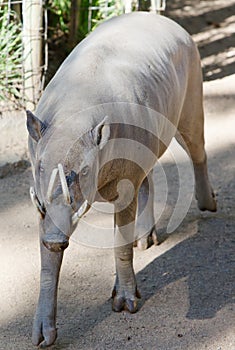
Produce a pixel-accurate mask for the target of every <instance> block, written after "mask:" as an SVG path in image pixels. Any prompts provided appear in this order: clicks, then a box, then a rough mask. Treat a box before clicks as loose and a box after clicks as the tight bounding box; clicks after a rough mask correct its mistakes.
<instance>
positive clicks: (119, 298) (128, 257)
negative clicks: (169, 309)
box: [113, 200, 140, 313]
mask: <svg viewBox="0 0 235 350" xmlns="http://www.w3.org/2000/svg"><path fill="white" fill-rule="evenodd" d="M115 210H116V213H115V222H116V229H115V248H114V251H115V262H116V274H117V275H116V283H115V286H114V289H113V310H114V311H122V310H127V311H129V312H131V313H134V312H136V310H137V300H136V298H137V297H140V295H139V293H138V291H137V285H136V279H135V274H134V269H133V240H134V227H135V221H134V220H135V214H136V200H134V201H133V202H132V203H131V204H130V205H129V206H128V207H127V208H126V209H124V210H122V211H120V212H119V211H118V208H115Z"/></svg>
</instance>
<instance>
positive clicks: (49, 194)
mask: <svg viewBox="0 0 235 350" xmlns="http://www.w3.org/2000/svg"><path fill="white" fill-rule="evenodd" d="M57 173H58V168H55V169H54V170H53V171H52V174H51V178H50V181H49V185H48V190H47V200H48V202H49V203H50V202H51V199H52V193H53V188H54V185H55V179H56V175H57Z"/></svg>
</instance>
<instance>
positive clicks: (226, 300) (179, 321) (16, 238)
mask: <svg viewBox="0 0 235 350" xmlns="http://www.w3.org/2000/svg"><path fill="white" fill-rule="evenodd" d="M169 3H170V4H168V2H167V5H168V8H167V12H166V15H168V16H169V17H171V18H173V19H175V20H176V21H177V22H179V23H180V24H181V25H183V26H184V27H185V28H186V29H187V30H188V31H189V32H190V33H191V34H192V35H193V37H194V39H195V41H196V42H197V44H198V46H199V49H200V53H201V57H202V65H203V74H204V101H205V116H206V120H205V130H206V149H207V153H208V164H209V173H210V179H211V182H212V184H213V187H214V189H215V192H216V196H217V200H218V211H217V212H216V213H207V212H205V213H201V212H199V210H198V209H197V205H196V200H195V199H193V200H192V203H191V206H190V208H189V211H188V213H187V215H186V216H185V217H184V219H183V221H182V223H181V224H180V226H178V227H177V228H176V229H175V230H174V231H173V232H169V230H167V225H168V222H169V218H170V216H171V214H172V209H173V207H174V204H175V203H176V201H177V197H178V193H179V182H178V180H177V176H176V175H177V166H178V165H179V164H180V166H182V167H184V166H185V174H186V175H187V172H188V171H189V170H188V167H187V166H186V165H187V164H186V163H187V162H185V157H184V151H183V150H181V149H180V148H179V147H178V148H177V146H176V145H175V144H174V143H173V144H172V146H171V149H170V151H169V152H168V153H167V154H166V155H165V156H164V157H163V158H162V160H161V162H160V164H159V165H157V167H156V169H155V171H154V176H155V189H156V196H155V212H156V216H159V210H160V209H161V208H164V209H163V211H162V215H161V217H160V219H159V220H158V222H157V228H158V233H159V241H160V244H159V245H158V246H153V247H151V248H149V249H148V250H146V251H139V250H137V249H136V248H135V257H134V267H135V271H136V274H137V283H138V286H139V289H140V292H141V295H142V299H141V300H140V301H139V311H138V312H137V313H136V314H128V313H126V312H122V313H114V312H112V310H111V300H110V296H111V291H112V287H113V283H114V279H115V269H114V255H113V250H112V249H109V248H106V249H100V248H96V247H91V246H89V245H88V244H84V243H86V242H84V241H83V239H82V238H81V236H80V232H82V230H83V226H82V225H83V224H82V223H81V225H79V226H78V228H77V230H76V232H75V234H74V237H73V239H72V240H71V242H70V246H69V248H68V249H66V251H65V256H64V261H63V265H62V271H61V277H60V285H59V295H58V322H57V325H58V339H57V341H56V344H55V345H54V346H53V347H52V349H55V350H61V349H69V350H75V349H76V350H77V349H79V350H80V349H81V350H93V349H97V350H100V349H105V350H106V349H120V350H121V349H128V350H136V349H146V350H148V349H154V350H155V349H156V350H203V349H206V350H234V349H235V331H234V330H235V308H234V296H235V238H234V237H235V235H234V234H235V207H234V198H235V181H234V177H235V92H234V88H235V34H234V32H235V25H234V21H235V15H234V13H235V1H229V2H228V1H222V0H221V1H220V0H215V1H208V0H207V1H189V0H188V1H180V0H178V1H177V0H174V1H169ZM228 3H229V4H228ZM1 132H2V131H1ZM16 146H17V145H16ZM175 159H176V160H175ZM6 161H7V159H6ZM162 170H163V171H162ZM163 173H165V174H166V178H167V185H168V196H167V200H166V203H163V197H164V193H162V188H163V182H164V177H163V176H162V174H163ZM186 179H187V176H186ZM31 183H32V176H31V169H30V168H29V167H26V166H25V162H22V163H20V164H18V166H12V167H11V168H10V171H8V170H7V171H5V172H4V171H3V170H1V172H0V237H1V240H0V350H6V349H7V350H8V349H12V350H18V349H23V350H28V349H33V348H34V347H33V345H32V343H31V329H32V320H33V315H34V312H35V308H36V303H37V298H38V292H39V276H40V260H39V242H38V226H37V223H38V217H37V213H36V210H35V208H34V207H33V206H32V204H31V201H30V198H29V186H30V184H31ZM185 186H186V187H187V186H188V191H189V192H190V191H191V190H192V188H191V182H190V174H189V177H188V180H185ZM86 217H87V222H90V223H92V224H93V225H94V226H95V225H98V226H99V225H102V224H104V225H112V220H111V216H110V217H109V218H108V219H107V218H106V217H105V216H102V215H98V214H97V212H96V211H95V210H93V212H91V213H88V214H87V215H86ZM102 220H103V221H102ZM90 245H92V243H91V244H90Z"/></svg>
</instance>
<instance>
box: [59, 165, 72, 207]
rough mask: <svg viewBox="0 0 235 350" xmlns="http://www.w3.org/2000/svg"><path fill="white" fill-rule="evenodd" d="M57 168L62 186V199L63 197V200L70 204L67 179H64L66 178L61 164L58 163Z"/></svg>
mask: <svg viewBox="0 0 235 350" xmlns="http://www.w3.org/2000/svg"><path fill="white" fill-rule="evenodd" d="M58 170H59V176H60V181H61V186H62V191H63V195H64V199H65V201H66V202H67V203H69V204H70V194H69V189H68V185H67V181H66V178H65V174H64V169H63V166H62V164H60V163H59V164H58Z"/></svg>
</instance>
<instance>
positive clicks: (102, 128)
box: [92, 116, 110, 149]
mask: <svg viewBox="0 0 235 350" xmlns="http://www.w3.org/2000/svg"><path fill="white" fill-rule="evenodd" d="M107 119H108V117H107V116H106V117H105V118H104V119H103V120H102V122H101V123H99V124H98V125H96V126H95V127H94V129H93V130H92V136H93V140H94V142H95V145H97V146H98V147H99V148H100V149H102V148H103V147H104V145H105V144H106V143H107V142H108V140H109V137H110V126H109V125H108V124H106V123H107Z"/></svg>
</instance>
